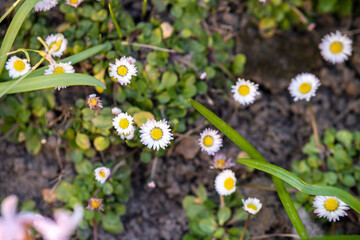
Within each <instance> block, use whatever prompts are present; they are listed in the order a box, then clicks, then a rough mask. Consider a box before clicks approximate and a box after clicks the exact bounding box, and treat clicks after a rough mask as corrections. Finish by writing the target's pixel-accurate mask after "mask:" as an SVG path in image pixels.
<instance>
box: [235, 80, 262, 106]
mask: <svg viewBox="0 0 360 240" xmlns="http://www.w3.org/2000/svg"><path fill="white" fill-rule="evenodd" d="M258 87H259V85H258V84H255V83H253V82H250V81H249V80H244V79H240V78H239V79H238V81H237V83H236V85H234V86H232V87H231V88H232V90H231V91H232V92H233V96H234V99H235V101H237V102H239V103H240V104H242V105H248V104H251V103H253V102H254V100H255V97H256V96H257V95H260V93H259V92H258Z"/></svg>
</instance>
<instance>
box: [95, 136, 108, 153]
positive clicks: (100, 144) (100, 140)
mask: <svg viewBox="0 0 360 240" xmlns="http://www.w3.org/2000/svg"><path fill="white" fill-rule="evenodd" d="M109 145H110V141H109V139H107V138H104V137H96V138H95V140H94V146H95V148H96V150H98V151H104V150H105V149H107V148H108V147H109Z"/></svg>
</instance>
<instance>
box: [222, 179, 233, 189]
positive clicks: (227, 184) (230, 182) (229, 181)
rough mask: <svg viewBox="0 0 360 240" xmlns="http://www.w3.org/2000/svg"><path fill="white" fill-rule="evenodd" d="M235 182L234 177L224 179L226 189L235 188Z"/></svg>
mask: <svg viewBox="0 0 360 240" xmlns="http://www.w3.org/2000/svg"><path fill="white" fill-rule="evenodd" d="M234 184H235V181H234V179H232V178H227V179H226V180H225V181H224V188H225V189H226V190H231V189H233V187H234Z"/></svg>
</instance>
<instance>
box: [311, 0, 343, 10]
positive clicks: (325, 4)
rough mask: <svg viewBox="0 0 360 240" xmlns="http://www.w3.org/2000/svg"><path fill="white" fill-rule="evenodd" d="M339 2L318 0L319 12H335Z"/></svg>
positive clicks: (335, 0)
mask: <svg viewBox="0 0 360 240" xmlns="http://www.w3.org/2000/svg"><path fill="white" fill-rule="evenodd" d="M337 1H338V0H318V4H317V11H318V12H319V13H328V12H332V11H334V10H335V6H336V3H337ZM342 1H343V0H342Z"/></svg>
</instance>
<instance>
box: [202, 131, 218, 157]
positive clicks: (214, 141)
mask: <svg viewBox="0 0 360 240" xmlns="http://www.w3.org/2000/svg"><path fill="white" fill-rule="evenodd" d="M199 144H200V147H201V150H202V151H206V152H207V153H208V154H209V155H214V154H215V153H216V152H217V151H219V150H220V148H221V147H222V138H221V136H220V134H218V131H217V130H212V129H210V128H207V129H205V130H204V131H203V132H202V133H201V134H200V139H199Z"/></svg>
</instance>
